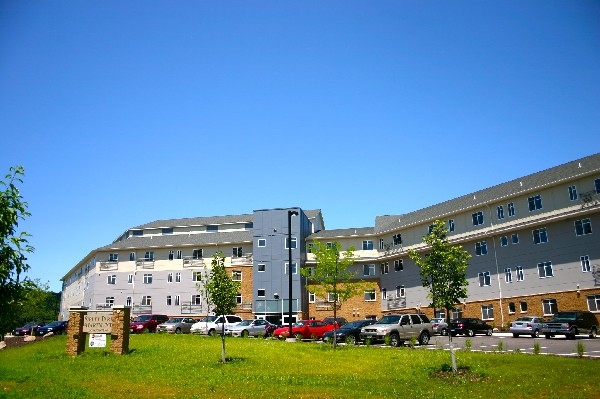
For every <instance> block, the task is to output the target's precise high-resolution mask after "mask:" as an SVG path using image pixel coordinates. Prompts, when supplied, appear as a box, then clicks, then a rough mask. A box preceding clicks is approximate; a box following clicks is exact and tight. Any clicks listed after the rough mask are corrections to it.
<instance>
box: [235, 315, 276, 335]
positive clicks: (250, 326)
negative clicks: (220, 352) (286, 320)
mask: <svg viewBox="0 0 600 399" xmlns="http://www.w3.org/2000/svg"><path fill="white" fill-rule="evenodd" d="M275 329H276V326H275V325H274V324H271V323H269V322H268V321H266V320H262V319H254V320H243V321H240V322H239V323H237V324H235V325H233V326H231V327H228V328H226V329H225V334H227V335H231V336H233V337H264V338H266V337H268V336H270V335H271V334H272V333H273V331H275Z"/></svg>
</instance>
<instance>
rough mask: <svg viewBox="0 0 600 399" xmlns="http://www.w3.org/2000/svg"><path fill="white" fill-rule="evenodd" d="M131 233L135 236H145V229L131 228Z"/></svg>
mask: <svg viewBox="0 0 600 399" xmlns="http://www.w3.org/2000/svg"><path fill="white" fill-rule="evenodd" d="M131 235H132V236H134V237H139V236H143V235H144V230H131Z"/></svg>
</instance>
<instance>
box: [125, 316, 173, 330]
mask: <svg viewBox="0 0 600 399" xmlns="http://www.w3.org/2000/svg"><path fill="white" fill-rule="evenodd" d="M167 320H169V317H168V316H167V315H164V314H142V315H139V316H138V317H136V318H135V319H134V320H133V321H132V322H131V324H130V325H129V331H130V332H131V333H133V334H135V333H138V334H142V333H145V332H156V327H157V326H158V325H159V324H162V323H164V322H165V321H167Z"/></svg>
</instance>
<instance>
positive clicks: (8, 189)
mask: <svg viewBox="0 0 600 399" xmlns="http://www.w3.org/2000/svg"><path fill="white" fill-rule="evenodd" d="M24 175H25V169H24V168H23V167H22V166H16V167H11V168H10V173H9V174H7V175H6V181H2V180H0V185H1V186H2V188H3V189H2V191H0V309H2V311H1V312H0V337H3V334H4V333H6V332H7V331H9V330H10V329H11V328H12V327H14V324H15V322H16V321H17V318H18V299H19V298H20V294H21V291H22V290H23V281H21V275H22V274H23V273H24V272H26V271H27V270H28V269H29V264H27V262H26V260H27V257H26V256H25V254H27V253H31V252H33V251H34V248H33V247H32V246H31V245H29V243H28V241H27V237H30V235H29V234H27V232H25V231H21V232H17V228H18V227H19V221H20V220H24V219H25V218H27V217H29V216H31V215H30V214H29V212H28V211H27V202H25V201H23V197H21V195H20V193H19V189H18V188H17V184H18V183H23V180H22V177H23V176H24Z"/></svg>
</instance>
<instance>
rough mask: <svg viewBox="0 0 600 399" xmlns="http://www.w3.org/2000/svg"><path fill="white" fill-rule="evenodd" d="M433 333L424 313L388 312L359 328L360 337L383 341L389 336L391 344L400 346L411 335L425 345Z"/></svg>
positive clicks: (372, 340) (410, 337)
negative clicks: (375, 321)
mask: <svg viewBox="0 0 600 399" xmlns="http://www.w3.org/2000/svg"><path fill="white" fill-rule="evenodd" d="M432 335H433V326H432V325H431V322H430V321H429V318H428V317H427V316H425V315H424V314H420V313H412V314H388V315H385V316H383V317H382V318H381V319H379V320H378V321H377V323H375V324H372V325H370V326H367V327H363V328H362V329H361V330H360V339H362V340H367V339H368V340H370V341H371V342H376V341H384V340H385V339H386V337H389V340H390V345H391V346H402V345H403V344H404V341H409V340H410V339H412V338H413V337H415V338H417V339H418V341H419V343H420V344H421V345H427V344H428V343H429V338H431V336H432Z"/></svg>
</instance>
